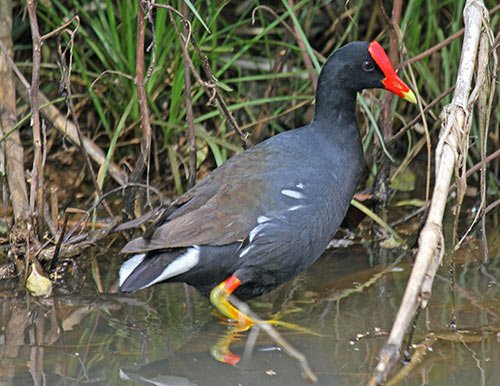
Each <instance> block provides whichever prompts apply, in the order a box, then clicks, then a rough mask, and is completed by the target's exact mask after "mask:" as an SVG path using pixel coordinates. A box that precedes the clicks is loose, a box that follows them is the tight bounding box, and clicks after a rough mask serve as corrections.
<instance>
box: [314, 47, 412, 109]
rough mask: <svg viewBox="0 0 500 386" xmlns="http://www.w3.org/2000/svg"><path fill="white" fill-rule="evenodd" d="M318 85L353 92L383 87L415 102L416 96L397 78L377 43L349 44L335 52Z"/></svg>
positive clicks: (327, 63) (328, 61)
mask: <svg viewBox="0 0 500 386" xmlns="http://www.w3.org/2000/svg"><path fill="white" fill-rule="evenodd" d="M319 83H326V84H327V86H328V85H330V86H332V84H335V85H337V87H340V88H347V89H351V90H355V91H361V90H364V89H367V88H384V89H386V90H388V91H391V92H393V93H394V94H396V95H398V96H400V97H401V98H404V99H406V100H408V101H410V102H413V103H414V102H415V95H414V94H413V92H412V91H411V90H410V88H409V87H408V86H407V85H406V84H405V83H404V82H403V81H402V80H401V78H399V77H398V75H397V74H396V71H394V68H393V67H392V65H391V62H390V60H389V58H388V57H387V54H386V53H385V51H384V49H383V48H382V46H381V45H380V44H379V43H378V42H376V41H373V42H371V43H368V42H352V43H349V44H346V45H345V46H343V47H341V48H339V49H338V50H336V51H335V52H334V53H333V54H332V56H330V58H329V59H328V60H327V62H326V63H325V65H324V66H323V69H322V70H321V75H320V80H319Z"/></svg>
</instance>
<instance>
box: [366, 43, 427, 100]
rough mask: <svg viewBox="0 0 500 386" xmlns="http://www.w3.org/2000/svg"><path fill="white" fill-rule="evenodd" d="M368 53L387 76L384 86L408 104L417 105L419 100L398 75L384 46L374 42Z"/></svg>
mask: <svg viewBox="0 0 500 386" xmlns="http://www.w3.org/2000/svg"><path fill="white" fill-rule="evenodd" d="M368 52H369V53H370V55H371V57H372V59H373V60H374V61H375V63H377V65H378V66H379V67H380V69H381V70H382V72H383V73H384V75H385V78H384V79H383V80H382V84H383V85H384V87H385V88H386V90H388V91H390V92H392V93H394V94H396V95H397V96H400V97H401V98H403V99H406V100H407V101H408V102H411V103H416V102H417V98H415V94H414V93H413V91H411V89H410V88H409V87H408V86H407V85H406V83H405V82H403V81H402V80H401V78H400V77H399V76H398V74H396V71H394V67H392V64H391V61H390V60H389V57H388V56H387V54H386V53H385V51H384V49H383V48H382V46H381V45H380V44H379V43H378V42H377V41H375V40H374V41H373V42H371V43H370V45H369V46H368Z"/></svg>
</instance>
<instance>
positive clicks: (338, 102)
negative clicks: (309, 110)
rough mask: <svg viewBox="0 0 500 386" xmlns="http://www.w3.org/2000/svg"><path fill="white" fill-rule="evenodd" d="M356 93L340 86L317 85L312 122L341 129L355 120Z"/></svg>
mask: <svg viewBox="0 0 500 386" xmlns="http://www.w3.org/2000/svg"><path fill="white" fill-rule="evenodd" d="M355 111H356V91H355V90H351V89H348V88H345V87H342V86H341V85H331V86H329V85H321V84H319V85H318V90H317V92H316V110H315V113H314V119H313V121H314V122H316V123H318V124H320V125H322V126H330V127H331V126H332V125H333V126H335V127H339V128H341V127H342V126H344V125H346V124H350V123H353V122H355V120H356V115H355Z"/></svg>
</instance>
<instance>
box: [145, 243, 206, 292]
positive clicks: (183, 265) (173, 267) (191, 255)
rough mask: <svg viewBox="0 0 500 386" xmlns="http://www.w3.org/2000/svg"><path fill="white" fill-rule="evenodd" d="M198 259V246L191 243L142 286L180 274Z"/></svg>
mask: <svg viewBox="0 0 500 386" xmlns="http://www.w3.org/2000/svg"><path fill="white" fill-rule="evenodd" d="M199 261H200V247H199V246H197V245H193V246H192V247H191V248H188V250H187V251H186V253H184V254H183V255H180V256H179V257H178V258H176V259H175V260H174V261H172V262H171V263H170V264H169V265H167V267H166V268H165V269H164V270H163V272H161V273H160V275H159V276H157V277H156V279H154V280H153V281H152V282H150V283H148V284H146V285H145V286H144V287H142V288H146V287H149V286H151V285H153V284H156V283H159V282H160V281H163V280H167V279H169V278H171V277H174V276H177V275H180V274H182V273H184V272H187V271H189V270H190V269H191V268H193V267H194V266H195V265H196V264H198V262H199Z"/></svg>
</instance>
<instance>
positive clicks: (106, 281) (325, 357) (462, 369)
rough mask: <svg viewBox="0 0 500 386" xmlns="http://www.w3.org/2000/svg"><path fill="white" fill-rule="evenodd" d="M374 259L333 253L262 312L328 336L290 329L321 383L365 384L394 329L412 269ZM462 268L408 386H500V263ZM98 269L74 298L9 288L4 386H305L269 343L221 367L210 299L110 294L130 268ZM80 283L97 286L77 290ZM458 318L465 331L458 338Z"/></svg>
mask: <svg viewBox="0 0 500 386" xmlns="http://www.w3.org/2000/svg"><path fill="white" fill-rule="evenodd" d="M492 250H493V251H498V246H497V249H495V248H492ZM370 251H371V249H366V248H364V247H363V246H362V245H354V246H350V247H349V248H347V249H343V250H335V251H333V252H328V253H326V254H325V255H324V256H323V257H322V258H321V259H320V260H319V261H318V262H317V263H316V264H315V265H314V266H313V267H312V268H311V269H310V270H309V271H308V272H307V273H305V274H304V275H302V276H300V277H298V278H297V279H296V280H294V281H293V282H291V283H288V284H286V285H285V286H283V287H282V288H280V289H278V290H276V291H274V292H272V293H270V294H268V295H266V296H264V297H261V298H258V299H255V300H254V301H252V302H251V303H250V305H251V307H252V309H253V310H254V311H255V312H257V313H258V314H259V315H261V316H262V317H263V318H268V317H270V316H271V315H273V314H274V313H275V312H279V317H280V319H281V320H285V321H288V322H292V323H296V324H299V325H301V326H303V327H306V328H310V329H312V330H315V331H318V332H321V333H322V334H324V336H321V337H319V336H314V335H309V334H304V333H298V332H294V331H289V330H283V329H281V330H280V331H281V332H282V334H283V335H284V336H285V338H286V339H287V340H288V341H289V342H290V343H291V344H292V345H293V346H294V347H295V348H297V349H298V350H300V351H301V352H302V353H304V354H305V355H306V356H307V358H308V360H309V363H310V365H311V367H312V369H313V370H314V371H315V373H316V374H317V375H318V377H319V382H318V384H319V385H357V384H359V385H362V384H365V383H366V381H367V380H368V378H369V375H370V371H371V369H372V368H373V366H374V365H375V364H376V355H377V354H378V350H379V349H380V347H381V346H382V345H383V343H384V341H385V337H386V334H387V332H388V331H389V330H390V327H391V324H392V321H393V320H394V317H395V313H396V311H397V307H398V306H399V302H400V299H401V297H402V293H403V291H404V286H405V284H406V280H407V277H408V274H409V271H410V268H411V266H410V264H411V259H410V258H408V257H407V256H405V255H403V253H402V252H401V251H392V252H389V253H388V255H387V256H386V257H385V260H384V262H383V263H380V262H379V261H377V259H376V258H373V255H371V254H370V253H371V252H370ZM493 257H495V256H493ZM397 258H400V259H401V260H400V261H399V262H397V263H394V261H395V260H396V259H397ZM456 259H457V263H458V264H457V267H456V285H455V291H454V293H455V297H454V298H453V296H452V291H451V285H450V276H449V273H448V271H447V269H446V268H443V269H442V270H441V271H440V273H439V275H438V276H437V278H436V281H435V284H434V288H433V296H432V298H431V301H430V303H429V306H428V307H427V309H425V310H424V311H423V312H422V313H421V315H420V319H419V321H418V327H417V329H416V331H415V337H414V341H413V342H414V344H421V343H427V345H428V346H429V347H425V346H420V347H419V348H417V349H420V350H421V352H422V353H421V355H422V356H421V362H422V363H418V364H417V365H415V366H414V367H412V365H410V366H409V367H407V369H409V370H411V371H409V373H408V375H407V376H406V377H405V378H403V381H402V382H403V384H407V385H425V384H433V385H435V384H439V385H447V384H449V385H472V384H474V385H475V384H479V385H494V384H496V383H495V382H496V380H498V379H499V378H500V368H499V366H498V363H500V316H499V314H500V311H499V310H500V289H499V283H498V278H499V277H500V259H498V258H493V259H492V261H491V263H490V264H489V265H488V266H487V267H483V266H481V265H480V264H479V263H478V261H480V257H479V256H476V252H475V249H474V248H470V249H469V253H462V252H461V253H460V254H459V255H457V256H456ZM96 261H97V263H98V264H97V265H98V267H99V268H100V269H99V271H97V270H91V269H90V268H89V269H88V270H84V272H88V274H84V275H82V272H79V275H78V277H74V278H73V279H72V280H74V281H75V282H73V283H72V285H73V287H74V288H77V289H78V290H77V291H75V292H73V293H70V294H64V291H62V289H61V290H56V295H55V296H53V297H51V298H49V299H42V300H40V299H33V298H31V297H29V296H25V295H19V296H14V297H13V296H12V295H11V294H12V287H11V288H5V290H4V294H3V296H2V298H1V299H2V313H1V327H2V331H1V336H0V341H1V343H2V346H1V353H0V355H1V357H0V379H1V382H2V385H23V384H27V385H28V384H36V385H43V384H47V385H59V384H61V385H66V384H68V385H69V384H71V385H74V384H96V385H97V384H99V385H118V384H119V385H123V384H144V385H151V384H155V385H217V386H223V385H238V384H241V385H250V386H255V385H303V384H305V381H304V379H303V378H302V375H301V371H300V368H299V367H298V365H297V363H296V362H295V360H293V359H291V358H289V357H288V356H287V355H286V354H285V353H284V352H283V351H282V350H280V348H278V347H276V345H275V343H274V342H273V341H271V340H270V339H269V338H268V337H267V336H266V335H265V334H263V333H260V334H259V336H258V339H257V343H256V346H255V347H254V349H253V351H252V353H251V356H250V357H249V358H245V359H244V360H243V361H242V362H240V364H239V365H238V366H236V367H231V366H228V365H224V364H220V363H217V362H216V361H215V360H213V359H212V358H211V357H210V347H212V346H213V345H214V344H215V343H216V342H217V340H218V339H219V338H220V337H221V336H223V335H224V334H225V333H226V331H227V329H228V328H229V326H227V325H225V324H223V323H222V322H221V321H220V319H219V317H218V316H216V315H214V314H213V313H212V307H211V306H210V304H209V302H208V300H207V299H205V298H202V297H201V296H199V295H198V294H197V293H196V291H194V290H193V289H191V288H189V287H187V286H184V285H182V284H172V285H163V286H157V287H154V288H153V289H150V290H145V291H142V292H139V293H137V294H132V295H126V296H124V295H120V294H116V293H109V292H112V291H111V290H112V289H113V288H114V287H115V284H116V283H115V280H116V271H117V269H118V261H115V262H113V263H111V264H109V263H108V262H109V254H107V255H106V256H103V257H101V258H98V260H96ZM391 264H392V265H391ZM91 271H92V272H94V273H95V272H100V273H101V275H100V285H102V287H103V288H104V289H105V290H106V291H107V292H108V293H107V294H98V293H97V290H95V288H96V286H94V285H93V280H92V278H91V275H90V272H91ZM78 280H82V281H84V282H85V283H86V285H80V286H79V285H76V281H78ZM89 283H90V284H89ZM10 284H11V285H12V286H14V285H16V283H10ZM453 307H454V308H453ZM453 310H454V312H455V314H456V324H457V331H452V330H450V329H449V323H450V320H451V316H452V311H453ZM247 337H248V333H244V334H241V336H240V339H239V340H237V341H236V342H235V343H234V344H233V345H232V346H231V349H232V350H233V351H234V352H235V353H237V354H238V355H243V352H244V350H245V345H246V342H247Z"/></svg>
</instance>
